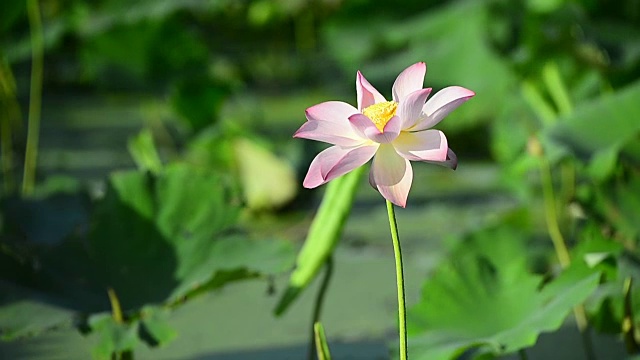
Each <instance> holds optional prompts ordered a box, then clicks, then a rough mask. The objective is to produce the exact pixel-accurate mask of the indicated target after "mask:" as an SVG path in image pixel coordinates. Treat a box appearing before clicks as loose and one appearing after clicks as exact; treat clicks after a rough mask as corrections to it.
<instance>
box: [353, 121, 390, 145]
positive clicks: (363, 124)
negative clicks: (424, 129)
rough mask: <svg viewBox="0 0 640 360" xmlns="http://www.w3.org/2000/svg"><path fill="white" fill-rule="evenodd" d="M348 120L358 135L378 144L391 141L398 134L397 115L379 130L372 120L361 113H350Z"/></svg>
mask: <svg viewBox="0 0 640 360" xmlns="http://www.w3.org/2000/svg"><path fill="white" fill-rule="evenodd" d="M349 122H351V125H352V127H353V130H354V131H355V132H356V133H357V134H358V135H360V136H364V137H366V138H368V139H370V140H373V141H375V142H377V143H380V144H384V143H388V142H391V141H393V140H394V139H395V138H397V137H398V134H400V126H401V120H400V118H399V117H398V116H394V117H392V118H391V119H389V122H387V124H386V125H385V126H384V131H380V130H379V129H378V128H377V127H376V125H375V124H374V123H373V121H371V119H369V118H368V117H367V116H366V115H363V114H355V115H351V116H350V117H349Z"/></svg>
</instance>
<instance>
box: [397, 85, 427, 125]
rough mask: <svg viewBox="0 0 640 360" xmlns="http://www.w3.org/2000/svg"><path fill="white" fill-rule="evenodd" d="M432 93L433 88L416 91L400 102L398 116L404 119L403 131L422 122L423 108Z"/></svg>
mask: <svg viewBox="0 0 640 360" xmlns="http://www.w3.org/2000/svg"><path fill="white" fill-rule="evenodd" d="M430 93H431V88H427V89H420V90H416V91H414V92H412V93H411V94H409V95H408V96H406V97H404V98H403V100H402V101H400V104H399V106H398V116H400V118H401V119H402V128H403V129H409V128H411V127H412V126H414V125H415V124H416V123H418V122H419V121H420V120H422V117H421V115H422V107H423V106H424V102H425V101H427V98H428V97H429V94H430Z"/></svg>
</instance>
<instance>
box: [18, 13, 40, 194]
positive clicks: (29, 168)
mask: <svg viewBox="0 0 640 360" xmlns="http://www.w3.org/2000/svg"><path fill="white" fill-rule="evenodd" d="M38 1H39V0H28V1H27V12H28V15H29V27H30V31H31V85H30V90H29V91H30V93H29V120H28V122H29V125H28V126H29V127H28V129H27V149H26V152H25V156H24V175H23V179H22V194H23V195H29V194H31V193H32V192H33V186H34V183H35V178H36V161H37V158H38V141H39V135H40V111H41V106H42V68H43V61H44V60H43V57H44V40H43V35H42V18H41V15H40V4H39V3H38Z"/></svg>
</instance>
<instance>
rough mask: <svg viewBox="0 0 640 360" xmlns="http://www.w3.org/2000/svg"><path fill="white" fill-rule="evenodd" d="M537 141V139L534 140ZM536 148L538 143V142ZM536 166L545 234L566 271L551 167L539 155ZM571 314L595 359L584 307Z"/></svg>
mask: <svg viewBox="0 0 640 360" xmlns="http://www.w3.org/2000/svg"><path fill="white" fill-rule="evenodd" d="M535 141H536V142H537V141H538V140H537V139H536V140H535ZM538 146H540V145H539V142H538ZM538 164H539V168H540V179H541V181H542V195H543V198H544V208H545V218H546V223H547V232H548V233H549V237H550V238H551V242H552V243H553V247H554V249H555V252H556V256H557V257H558V262H559V263H560V267H562V269H566V268H567V267H568V266H569V265H570V264H571V257H570V256H569V250H568V248H567V244H566V242H565V240H564V237H563V236H562V232H561V231H560V224H559V219H558V213H557V211H556V196H555V191H554V189H553V178H552V175H551V174H552V173H551V165H550V164H549V160H547V158H546V157H545V156H544V155H543V154H539V156H538ZM573 314H574V316H575V319H576V325H577V326H578V330H579V331H580V334H581V336H582V341H583V345H584V350H585V353H586V356H587V359H590V360H591V359H595V352H594V351H593V344H592V343H591V338H590V336H589V322H588V320H587V313H586V310H585V308H584V305H582V304H580V305H578V306H576V307H575V308H573Z"/></svg>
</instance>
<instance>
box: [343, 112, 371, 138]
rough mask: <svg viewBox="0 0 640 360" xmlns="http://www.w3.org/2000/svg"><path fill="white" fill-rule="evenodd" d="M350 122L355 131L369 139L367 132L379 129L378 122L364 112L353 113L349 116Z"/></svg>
mask: <svg viewBox="0 0 640 360" xmlns="http://www.w3.org/2000/svg"><path fill="white" fill-rule="evenodd" d="M349 123H350V124H351V129H352V131H353V132H355V133H356V134H358V135H359V136H361V137H363V138H365V139H368V138H369V136H367V132H371V131H378V128H377V127H376V124H374V123H373V121H371V119H369V118H368V117H367V116H366V115H364V114H353V115H351V116H349Z"/></svg>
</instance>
